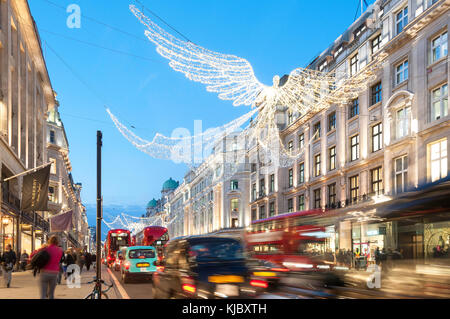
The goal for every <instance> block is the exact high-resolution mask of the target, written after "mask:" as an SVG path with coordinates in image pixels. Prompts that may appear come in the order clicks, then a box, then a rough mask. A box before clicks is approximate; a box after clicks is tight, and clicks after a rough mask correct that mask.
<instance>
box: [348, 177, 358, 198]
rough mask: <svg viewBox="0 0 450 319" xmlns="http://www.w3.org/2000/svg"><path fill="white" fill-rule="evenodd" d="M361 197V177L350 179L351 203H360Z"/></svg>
mask: <svg viewBox="0 0 450 319" xmlns="http://www.w3.org/2000/svg"><path fill="white" fill-rule="evenodd" d="M358 196H359V175H355V176H352V177H350V201H351V202H352V203H353V202H356V201H358Z"/></svg>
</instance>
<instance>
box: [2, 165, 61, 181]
mask: <svg viewBox="0 0 450 319" xmlns="http://www.w3.org/2000/svg"><path fill="white" fill-rule="evenodd" d="M48 165H52V162H49V163H46V164H42V165H41V166H37V167H35V168H31V169H29V170H27V171H25V172H22V173H19V174H16V175H14V176H11V177H8V178H5V179H4V180H2V183H3V182H7V181H9V180H11V179H13V178H17V177H19V176H22V175H26V174H30V173H34V172H36V171H37V170H38V169H41V168H44V167H47V166H48Z"/></svg>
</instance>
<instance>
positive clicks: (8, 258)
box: [0, 244, 17, 288]
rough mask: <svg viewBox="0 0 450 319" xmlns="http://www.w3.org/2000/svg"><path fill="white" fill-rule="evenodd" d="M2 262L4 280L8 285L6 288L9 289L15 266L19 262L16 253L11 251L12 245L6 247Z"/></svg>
mask: <svg viewBox="0 0 450 319" xmlns="http://www.w3.org/2000/svg"><path fill="white" fill-rule="evenodd" d="M0 260H1V263H2V266H3V279H4V281H5V283H6V287H7V288H9V287H10V285H11V277H12V272H13V269H14V265H15V264H16V261H17V258H16V253H15V252H14V251H13V250H12V249H11V244H8V245H7V246H6V251H5V252H4V253H3V255H2V257H1V259H0Z"/></svg>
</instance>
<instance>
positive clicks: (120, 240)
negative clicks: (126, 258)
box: [105, 229, 131, 267]
mask: <svg viewBox="0 0 450 319" xmlns="http://www.w3.org/2000/svg"><path fill="white" fill-rule="evenodd" d="M128 246H131V234H130V231H129V230H126V229H111V230H110V231H108V235H107V236H106V240H105V255H106V256H105V257H106V264H107V265H108V267H110V266H111V265H112V264H113V263H114V261H115V260H116V252H117V251H118V250H120V248H122V247H128Z"/></svg>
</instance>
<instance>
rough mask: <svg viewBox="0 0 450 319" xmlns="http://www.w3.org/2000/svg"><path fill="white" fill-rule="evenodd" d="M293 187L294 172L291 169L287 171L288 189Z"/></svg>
mask: <svg viewBox="0 0 450 319" xmlns="http://www.w3.org/2000/svg"><path fill="white" fill-rule="evenodd" d="M292 186H294V170H293V169H292V168H290V169H289V187H292Z"/></svg>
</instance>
